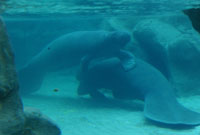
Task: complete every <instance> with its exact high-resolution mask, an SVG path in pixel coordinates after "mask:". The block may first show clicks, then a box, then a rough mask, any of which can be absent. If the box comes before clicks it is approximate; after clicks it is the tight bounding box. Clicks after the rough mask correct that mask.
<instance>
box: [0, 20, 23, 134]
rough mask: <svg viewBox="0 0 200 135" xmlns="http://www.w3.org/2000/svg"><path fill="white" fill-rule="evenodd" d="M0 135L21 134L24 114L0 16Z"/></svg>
mask: <svg viewBox="0 0 200 135" xmlns="http://www.w3.org/2000/svg"><path fill="white" fill-rule="evenodd" d="M0 80H1V81H0V135H22V132H23V128H24V114H23V106H22V102H21V99H20V97H19V95H18V89H19V88H18V83H17V77H16V71H15V66H14V58H13V54H12V51H11V48H10V44H9V40H8V36H7V33H6V29H5V25H4V24H3V22H2V20H1V18H0Z"/></svg>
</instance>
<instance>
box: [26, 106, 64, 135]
mask: <svg viewBox="0 0 200 135" xmlns="http://www.w3.org/2000/svg"><path fill="white" fill-rule="evenodd" d="M24 113H25V118H26V122H25V132H24V133H25V135H26V134H28V135H60V134H61V131H60V129H59V128H58V126H57V125H56V124H55V123H54V122H53V121H52V120H50V119H49V118H48V117H47V116H45V115H43V114H42V113H41V112H40V111H39V110H38V109H34V108H29V107H27V108H25V109H24Z"/></svg>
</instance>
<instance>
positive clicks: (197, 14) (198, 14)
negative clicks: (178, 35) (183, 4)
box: [183, 8, 200, 33]
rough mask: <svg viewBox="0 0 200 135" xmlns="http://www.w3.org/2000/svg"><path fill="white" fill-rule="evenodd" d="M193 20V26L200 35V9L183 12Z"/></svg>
mask: <svg viewBox="0 0 200 135" xmlns="http://www.w3.org/2000/svg"><path fill="white" fill-rule="evenodd" d="M183 12H184V13H185V14H186V15H187V16H188V17H189V19H190V20H191V22H192V26H193V27H194V29H195V30H196V31H198V32H199V33H200V22H199V20H200V8H191V9H187V10H184V11H183Z"/></svg>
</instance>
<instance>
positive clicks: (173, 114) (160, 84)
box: [78, 58, 200, 125]
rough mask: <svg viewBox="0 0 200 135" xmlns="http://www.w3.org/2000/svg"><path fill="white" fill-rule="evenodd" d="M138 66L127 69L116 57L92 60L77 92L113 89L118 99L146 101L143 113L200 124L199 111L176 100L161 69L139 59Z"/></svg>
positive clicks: (156, 118) (97, 93)
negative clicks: (123, 67) (192, 109)
mask: <svg viewBox="0 0 200 135" xmlns="http://www.w3.org/2000/svg"><path fill="white" fill-rule="evenodd" d="M136 63H137V65H136V67H135V68H134V69H132V70H130V71H128V72H125V71H124V70H123V69H122V68H121V66H120V61H119V59H117V58H110V59H105V60H96V61H92V62H91V63H90V65H89V67H88V72H84V73H83V72H81V73H80V78H79V80H80V85H79V87H78V94H79V95H85V94H90V95H91V96H94V98H96V97H102V94H101V93H100V91H99V89H101V88H105V89H110V90H111V91H112V93H113V96H114V97H115V98H119V99H139V100H143V101H144V115H145V117H146V118H148V119H151V120H153V121H157V122H161V123H165V124H184V125H198V124H200V114H199V113H196V112H193V111H191V110H189V109H187V108H185V107H184V106H182V105H181V104H179V103H178V101H177V100H176V96H175V94H174V90H173V88H172V86H171V85H170V83H169V82H168V80H167V79H166V78H165V77H164V76H163V75H162V73H161V72H160V71H158V70H157V69H156V68H154V67H153V66H151V65H150V64H148V63H146V62H144V61H142V60H139V59H136Z"/></svg>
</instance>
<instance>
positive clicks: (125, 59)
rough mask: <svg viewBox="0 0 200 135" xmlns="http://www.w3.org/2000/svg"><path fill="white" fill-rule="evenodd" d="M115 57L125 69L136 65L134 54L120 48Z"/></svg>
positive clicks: (127, 69)
mask: <svg viewBox="0 0 200 135" xmlns="http://www.w3.org/2000/svg"><path fill="white" fill-rule="evenodd" d="M117 57H118V58H119V59H120V60H121V64H122V67H123V69H124V70H125V71H129V70H131V69H133V68H134V67H135V66H136V62H135V56H134V55H133V54H132V53H130V52H128V51H125V50H120V51H119V52H118V54H117Z"/></svg>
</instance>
